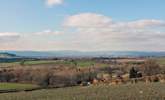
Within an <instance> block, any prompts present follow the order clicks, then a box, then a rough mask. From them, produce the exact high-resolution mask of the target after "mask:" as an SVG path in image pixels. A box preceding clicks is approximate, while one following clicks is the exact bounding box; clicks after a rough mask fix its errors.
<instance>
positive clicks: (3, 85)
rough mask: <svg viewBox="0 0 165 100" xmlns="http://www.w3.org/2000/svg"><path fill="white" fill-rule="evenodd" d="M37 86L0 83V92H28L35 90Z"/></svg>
mask: <svg viewBox="0 0 165 100" xmlns="http://www.w3.org/2000/svg"><path fill="white" fill-rule="evenodd" d="M37 87H38V86H37V85H32V84H19V83H0V91H2V90H4V91H5V90H28V89H33V88H37Z"/></svg>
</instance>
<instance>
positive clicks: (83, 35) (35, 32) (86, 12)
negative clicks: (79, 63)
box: [0, 0, 165, 51]
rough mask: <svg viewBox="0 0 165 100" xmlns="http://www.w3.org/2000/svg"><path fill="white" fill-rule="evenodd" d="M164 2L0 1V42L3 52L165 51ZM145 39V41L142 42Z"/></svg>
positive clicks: (110, 0) (114, 0)
mask: <svg viewBox="0 0 165 100" xmlns="http://www.w3.org/2000/svg"><path fill="white" fill-rule="evenodd" d="M164 5H165V0H90V1H89V0H1V3H0V15H1V16H0V22H1V24H0V41H1V43H0V46H1V47H2V50H85V51H97V50H133V51H142V50H145V51H150V50H152V51H164V50H165V48H163V47H162V46H164V45H163V44H161V43H160V42H164V38H165V37H164V36H165V33H164V32H165V31H164V29H165V28H164V27H165V25H164V21H165V13H164V11H165V6H164ZM107 20H108V21H107ZM109 20H111V21H109ZM85 22H86V23H85ZM148 23H149V24H148ZM96 24H103V25H101V27H100V25H99V27H97V25H96ZM104 25H106V26H105V27H104V28H103V27H102V26H104ZM130 25H131V26H134V27H131V31H130V30H129V28H130ZM139 25H142V26H143V27H142V26H141V27H140V28H139ZM82 26H83V27H82ZM84 26H85V27H86V26H88V28H84ZM107 26H108V27H107ZM110 26H112V27H110ZM137 26H138V28H137ZM98 29H99V30H98ZM103 29H104V30H103ZM135 30H136V31H137V32H134V31H135ZM114 31H115V32H116V31H117V32H116V33H115V32H114ZM148 33H152V35H151V34H148ZM125 34H127V35H129V36H130V37H124V36H125ZM139 34H140V35H143V37H139ZM88 35H89V37H88V38H87V36H88ZM106 35H107V38H106V39H105V37H106ZM153 37H157V39H152V38H153ZM91 38H93V39H92V40H91ZM162 38H163V39H162ZM134 39H135V41H136V42H135V43H132V44H130V42H131V41H132V40H134ZM85 40H86V41H85ZM109 40H110V41H109ZM145 40H149V41H148V42H144V43H141V41H145ZM153 41H154V42H153ZM105 42H106V43H105ZM22 43H24V44H27V45H26V46H24V45H22ZM155 43H157V44H159V45H157V46H156V47H157V48H155V46H154V45H155ZM97 44H99V45H97ZM135 44H136V46H137V47H136V46H135ZM53 45H55V46H53ZM89 47H90V48H89Z"/></svg>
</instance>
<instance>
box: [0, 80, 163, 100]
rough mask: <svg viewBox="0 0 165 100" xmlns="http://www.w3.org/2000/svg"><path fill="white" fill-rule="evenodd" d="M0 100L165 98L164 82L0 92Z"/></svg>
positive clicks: (151, 99)
mask: <svg viewBox="0 0 165 100" xmlns="http://www.w3.org/2000/svg"><path fill="white" fill-rule="evenodd" d="M0 100H165V84H161V83H152V84H144V83H138V84H136V85H129V84H127V85H118V86H104V85H100V86H89V87H69V88H59V89H50V90H46V89H45V90H38V91H33V92H19V93H7V94H0Z"/></svg>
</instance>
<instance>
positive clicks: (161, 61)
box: [156, 57, 165, 65]
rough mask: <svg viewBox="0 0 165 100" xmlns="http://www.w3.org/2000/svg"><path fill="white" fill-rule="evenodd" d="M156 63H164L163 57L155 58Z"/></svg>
mask: <svg viewBox="0 0 165 100" xmlns="http://www.w3.org/2000/svg"><path fill="white" fill-rule="evenodd" d="M156 61H157V63H158V64H160V65H165V58H164V57H163V58H157V59H156Z"/></svg>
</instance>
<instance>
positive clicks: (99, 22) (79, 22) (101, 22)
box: [64, 13, 112, 28]
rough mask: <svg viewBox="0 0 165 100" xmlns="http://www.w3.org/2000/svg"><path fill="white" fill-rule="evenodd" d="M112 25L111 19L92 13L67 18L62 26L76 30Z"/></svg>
mask: <svg viewBox="0 0 165 100" xmlns="http://www.w3.org/2000/svg"><path fill="white" fill-rule="evenodd" d="M111 23H112V20H111V18H109V17H106V16H103V15H100V14H93V13H82V14H78V15H73V16H69V17H68V18H67V19H66V20H65V21H64V26H67V27H78V28H93V27H94V28H96V27H107V26H108V25H110V24H111Z"/></svg>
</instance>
